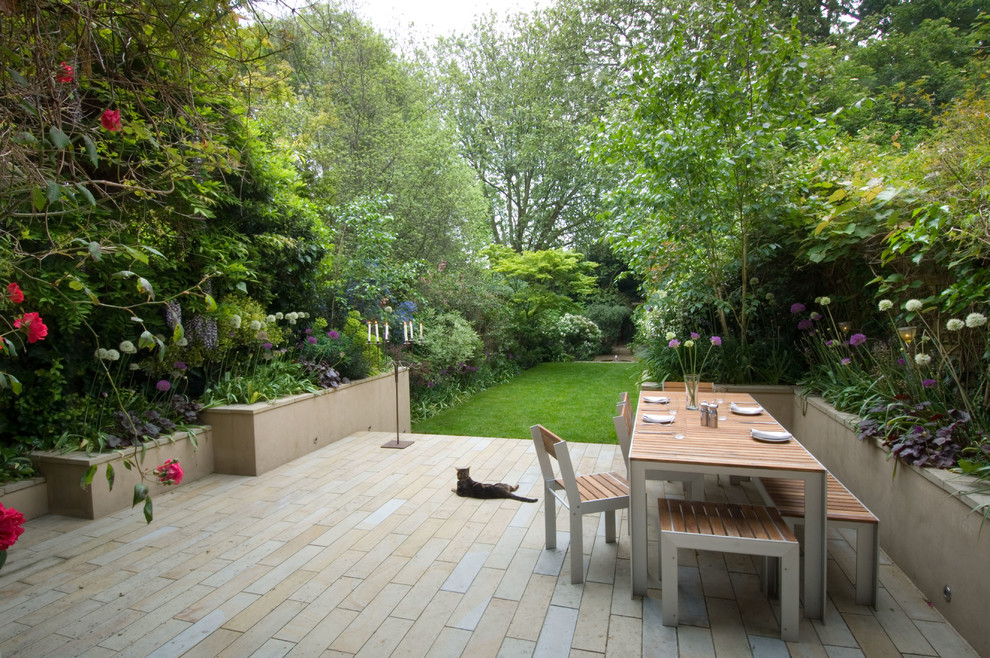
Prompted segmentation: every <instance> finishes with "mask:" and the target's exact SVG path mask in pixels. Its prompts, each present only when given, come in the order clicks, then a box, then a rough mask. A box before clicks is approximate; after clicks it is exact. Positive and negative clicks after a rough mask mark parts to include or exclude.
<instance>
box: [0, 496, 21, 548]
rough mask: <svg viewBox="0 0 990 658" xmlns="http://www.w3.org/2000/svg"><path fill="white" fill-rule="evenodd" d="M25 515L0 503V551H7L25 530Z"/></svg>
mask: <svg viewBox="0 0 990 658" xmlns="http://www.w3.org/2000/svg"><path fill="white" fill-rule="evenodd" d="M23 525H24V515H23V514H21V513H20V512H18V511H17V510H15V509H13V508H10V507H4V506H3V504H0V551H5V550H7V549H8V548H10V547H11V546H13V545H14V543H15V542H16V541H17V538H18V537H20V536H21V534H22V533H23V532H24V528H22V527H21V526H23Z"/></svg>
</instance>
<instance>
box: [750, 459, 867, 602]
mask: <svg viewBox="0 0 990 658" xmlns="http://www.w3.org/2000/svg"><path fill="white" fill-rule="evenodd" d="M757 482H758V488H759V489H761V493H762V494H763V497H764V500H767V501H768V502H772V503H773V504H774V505H776V507H777V510H778V511H779V512H780V515H781V516H782V517H784V519H791V522H792V523H793V524H797V523H804V482H802V481H801V480H785V479H781V478H760V479H759V480H758V481H757ZM826 492H827V495H828V503H827V509H828V515H827V517H826V518H827V519H828V523H830V524H834V525H838V526H847V527H850V528H853V529H854V530H856V603H858V604H860V605H868V606H870V607H872V608H876V606H877V587H878V580H879V572H880V519H878V518H877V517H876V515H874V514H873V512H871V511H870V510H869V509H867V507H866V505H864V504H863V503H861V502H860V501H859V499H858V498H856V496H854V495H853V493H852V492H851V491H849V489H847V488H846V487H845V485H843V484H842V483H841V482H839V481H838V480H837V479H836V478H835V476H834V475H832V474H831V473H828V474H827V475H826Z"/></svg>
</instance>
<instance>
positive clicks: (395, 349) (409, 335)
mask: <svg viewBox="0 0 990 658" xmlns="http://www.w3.org/2000/svg"><path fill="white" fill-rule="evenodd" d="M405 324H406V323H403V341H402V342H401V343H399V344H398V345H395V346H391V345H389V343H388V324H387V323H386V324H385V341H384V342H383V343H379V342H378V322H375V340H374V341H372V340H371V329H370V327H371V323H370V322H369V323H368V326H369V329H368V343H369V344H371V343H374V344H376V345H381V346H382V347H384V348H385V349H386V350H387V351H388V353H389V354H391V356H392V363H393V365H394V368H395V441H388V442H387V443H383V444H382V447H383V448H392V449H398V450H402V449H404V448H408V447H409V446H411V445H412V444H413V443H415V441H402V440H400V439H399V433H400V432H401V429H402V428H401V425H400V423H399V367H400V366H405V367H410V366H411V365H412V362H403V361H402V360H401V359H400V358H399V357H400V356H401V355H402V350H403V348H405V347H406V346H407V345H412V344H413V343H415V342H416V340H415V338H414V336H413V331H412V329H413V324H412V322H410V323H408V324H409V327H408V332H407V331H406V326H405ZM422 332H423V329H422V325H420V336H422Z"/></svg>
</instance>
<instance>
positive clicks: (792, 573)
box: [780, 545, 801, 642]
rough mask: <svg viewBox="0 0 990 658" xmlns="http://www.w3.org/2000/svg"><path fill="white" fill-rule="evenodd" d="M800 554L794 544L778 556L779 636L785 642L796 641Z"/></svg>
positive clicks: (798, 628) (798, 627)
mask: <svg viewBox="0 0 990 658" xmlns="http://www.w3.org/2000/svg"><path fill="white" fill-rule="evenodd" d="M800 563H801V556H800V551H799V550H798V547H797V546H796V545H795V546H794V547H793V548H792V549H791V550H789V551H787V553H785V554H784V555H783V556H782V557H781V558H780V638H781V639H782V640H784V641H785V642H797V640H798V631H799V630H800V625H799V624H800V622H799V621H798V612H799V610H798V606H799V603H798V587H799V581H800V579H801V578H800V573H801V571H800V570H801V567H800Z"/></svg>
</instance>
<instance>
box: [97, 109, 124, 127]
mask: <svg viewBox="0 0 990 658" xmlns="http://www.w3.org/2000/svg"><path fill="white" fill-rule="evenodd" d="M100 125H101V126H103V127H104V128H105V129H107V130H109V131H110V132H117V131H118V130H120V129H121V128H122V127H123V125H122V124H121V123H120V110H105V111H104V112H103V115H102V116H101V117H100Z"/></svg>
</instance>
